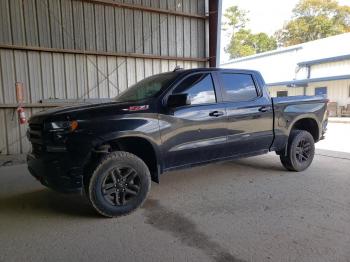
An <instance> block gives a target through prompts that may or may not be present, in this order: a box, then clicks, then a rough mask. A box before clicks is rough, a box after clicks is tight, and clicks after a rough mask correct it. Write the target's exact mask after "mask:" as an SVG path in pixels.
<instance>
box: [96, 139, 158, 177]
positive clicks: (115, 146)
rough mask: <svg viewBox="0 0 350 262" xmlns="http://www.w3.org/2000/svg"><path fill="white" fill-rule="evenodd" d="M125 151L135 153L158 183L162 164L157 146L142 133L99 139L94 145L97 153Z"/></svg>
mask: <svg viewBox="0 0 350 262" xmlns="http://www.w3.org/2000/svg"><path fill="white" fill-rule="evenodd" d="M113 151H125V152H129V153H131V154H134V155H136V156H137V157H139V158H140V159H141V160H142V161H144V162H145V164H146V165H147V167H148V168H149V170H150V173H151V178H152V181H154V182H156V183H159V175H160V174H161V172H162V165H161V159H160V153H159V151H158V146H157V145H156V143H155V142H153V141H151V140H150V139H148V138H146V137H145V136H143V135H135V134H134V135H121V136H118V137H114V138H111V139H108V140H104V141H100V142H99V143H98V145H96V147H95V152H97V153H109V152H113Z"/></svg>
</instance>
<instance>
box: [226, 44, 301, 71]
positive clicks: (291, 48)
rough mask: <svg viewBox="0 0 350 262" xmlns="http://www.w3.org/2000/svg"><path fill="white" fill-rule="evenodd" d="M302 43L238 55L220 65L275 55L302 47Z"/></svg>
mask: <svg viewBox="0 0 350 262" xmlns="http://www.w3.org/2000/svg"><path fill="white" fill-rule="evenodd" d="M302 48H303V47H302V44H300V45H294V46H291V47H285V48H280V49H276V50H272V51H268V52H264V53H259V54H255V55H250V56H245V57H240V58H234V59H231V60H229V61H227V62H225V63H222V64H221V66H222V65H228V64H231V63H236V62H241V61H247V60H252V59H255V58H259V57H264V56H270V55H275V54H281V53H286V52H291V51H294V50H299V49H302Z"/></svg>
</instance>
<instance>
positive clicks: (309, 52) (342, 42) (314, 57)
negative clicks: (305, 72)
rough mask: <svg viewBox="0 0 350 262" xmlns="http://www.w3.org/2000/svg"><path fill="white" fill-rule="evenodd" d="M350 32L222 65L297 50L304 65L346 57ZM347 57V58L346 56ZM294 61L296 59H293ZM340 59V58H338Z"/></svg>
mask: <svg viewBox="0 0 350 262" xmlns="http://www.w3.org/2000/svg"><path fill="white" fill-rule="evenodd" d="M349 42H350V33H344V34H339V35H334V36H330V37H325V38H321V39H317V40H313V41H309V42H305V43H302V44H298V45H294V46H289V47H286V48H281V49H276V50H272V51H268V52H263V53H259V54H255V55H251V56H245V57H241V58H236V59H231V60H230V61H228V62H225V63H222V64H221V66H227V65H229V66H230V65H233V64H235V63H241V62H245V61H248V60H255V59H259V58H262V57H268V56H274V55H277V54H281V53H287V52H293V51H297V52H296V53H297V56H295V58H296V59H297V62H299V61H300V63H301V64H302V65H303V63H304V62H302V61H305V62H318V60H322V59H326V62H327V59H331V57H338V56H339V57H344V56H345V57H346V56H347V55H349V54H350V45H349ZM345 59H346V58H345ZM293 61H294V63H295V60H294V59H293ZM337 61H338V60H337Z"/></svg>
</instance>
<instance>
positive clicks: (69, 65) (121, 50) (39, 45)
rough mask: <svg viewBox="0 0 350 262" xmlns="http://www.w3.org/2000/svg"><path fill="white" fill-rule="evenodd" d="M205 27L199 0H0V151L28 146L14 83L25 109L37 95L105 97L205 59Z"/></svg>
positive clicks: (30, 108) (33, 106)
mask: <svg viewBox="0 0 350 262" xmlns="http://www.w3.org/2000/svg"><path fill="white" fill-rule="evenodd" d="M134 5H136V7H137V8H134V7H135V6H134ZM143 7H146V10H145V9H143ZM147 8H148V9H147ZM206 28H207V20H206V17H205V0H166V1H163V0H125V1H110V0H101V1H93V0H89V1H87V0H86V1H84V0H1V1H0V152H1V154H16V153H26V152H28V151H29V149H30V148H29V144H28V142H27V140H26V138H25V130H26V126H19V124H18V120H17V115H16V113H15V110H14V109H15V107H16V99H15V82H17V81H18V82H23V83H24V86H25V88H26V101H25V102H26V106H27V107H28V108H27V109H26V112H27V114H29V115H31V114H33V113H35V112H37V111H40V110H43V109H45V108H46V107H45V106H46V105H47V104H45V103H44V104H38V103H39V102H40V101H41V100H43V99H55V98H57V99H85V98H107V97H113V96H116V95H117V94H118V93H119V92H121V91H123V90H124V89H126V88H127V87H128V86H130V85H132V84H133V83H135V82H136V81H139V80H141V79H143V78H144V77H146V76H149V75H152V74H156V73H159V72H164V71H169V70H172V69H174V68H175V66H176V65H180V66H182V67H184V68H193V67H199V66H201V67H202V66H206V65H207V62H206V61H207V58H206V57H207V56H208V55H207V52H208V51H207V49H208V48H207V44H206V41H207V40H206V39H207V37H206V34H207V29H206Z"/></svg>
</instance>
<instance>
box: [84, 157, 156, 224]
mask: <svg viewBox="0 0 350 262" xmlns="http://www.w3.org/2000/svg"><path fill="white" fill-rule="evenodd" d="M87 186H88V188H87V191H88V192H87V193H88V194H87V195H88V198H89V201H90V203H91V204H92V206H93V207H94V208H95V209H96V211H97V212H99V213H100V214H101V215H103V216H106V217H117V216H123V215H127V214H129V213H131V212H132V211H134V210H136V209H137V208H138V207H140V206H141V205H142V204H143V202H144V201H145V200H146V198H147V195H148V193H149V190H150V187H151V176H150V172H149V170H148V167H147V166H146V164H145V163H144V162H143V161H142V160H141V159H140V158H138V157H137V156H135V155H133V154H131V153H128V152H123V151H117V152H113V153H110V154H108V155H107V156H106V157H105V158H104V159H102V160H101V161H100V163H99V165H98V166H97V167H96V169H95V170H94V172H93V174H92V176H91V178H90V180H89V183H88V185H87Z"/></svg>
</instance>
